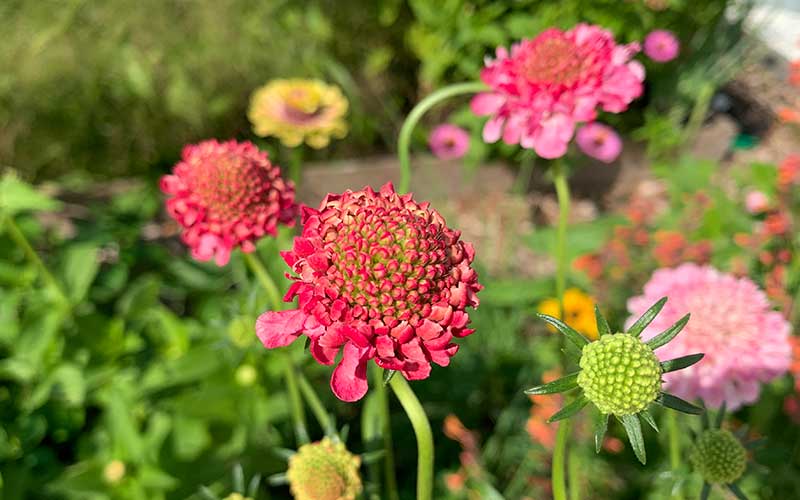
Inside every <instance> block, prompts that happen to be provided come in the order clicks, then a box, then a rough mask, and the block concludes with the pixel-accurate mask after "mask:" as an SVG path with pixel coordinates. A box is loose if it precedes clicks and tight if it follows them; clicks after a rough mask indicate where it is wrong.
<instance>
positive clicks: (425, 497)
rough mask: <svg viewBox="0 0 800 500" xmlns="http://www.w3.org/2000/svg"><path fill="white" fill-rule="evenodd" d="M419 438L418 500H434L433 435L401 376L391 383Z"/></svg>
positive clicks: (429, 425)
mask: <svg viewBox="0 0 800 500" xmlns="http://www.w3.org/2000/svg"><path fill="white" fill-rule="evenodd" d="M389 385H390V386H391V387H392V390H393V391H394V394H395V396H397V399H398V400H399V401H400V404H401V405H402V406H403V409H404V410H405V411H406V415H408V419H409V420H410V421H411V426H412V427H413V428H414V434H415V435H416V436H417V500H432V499H433V433H432V432H431V424H430V422H428V416H427V415H425V410H424V409H423V408H422V405H421V404H420V402H419V399H417V396H415V395H414V391H412V390H411V387H410V386H409V385H408V382H406V379H405V378H403V377H402V376H401V375H398V376H395V377H392V380H391V381H390V382H389Z"/></svg>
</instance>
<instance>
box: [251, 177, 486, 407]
mask: <svg viewBox="0 0 800 500" xmlns="http://www.w3.org/2000/svg"><path fill="white" fill-rule="evenodd" d="M301 219H302V224H303V231H302V234H301V236H299V237H297V238H295V240H294V245H293V247H292V249H291V250H290V251H288V252H284V253H283V254H282V255H283V258H284V260H285V261H286V263H287V264H288V265H289V267H290V268H291V270H292V273H293V274H291V275H289V274H287V277H290V279H292V280H293V281H294V283H293V284H292V285H291V287H290V288H289V291H288V293H287V294H286V296H285V297H284V300H285V301H287V302H288V301H291V300H293V299H294V297H297V299H298V308H297V309H294V310H289V311H267V312H265V313H264V314H262V315H261V316H260V317H259V318H258V321H257V323H256V333H257V334H258V337H259V339H261V342H262V343H263V344H264V346H265V347H267V348H275V347H282V346H285V345H288V344H290V343H292V342H293V341H294V340H295V339H296V338H297V337H299V336H300V335H305V336H306V337H308V338H309V339H310V350H311V354H312V355H313V356H314V358H315V359H316V360H317V361H318V362H319V363H321V364H324V365H332V364H333V363H334V362H335V359H336V356H337V354H338V353H339V351H340V350H341V351H342V357H341V361H340V362H339V364H338V366H337V367H336V369H334V371H333V375H332V377H331V389H332V390H333V392H334V394H336V396H337V397H338V398H339V399H341V400H343V401H357V400H359V399H361V398H362V397H363V396H364V394H366V392H367V378H366V371H367V362H368V361H369V360H370V359H374V360H375V363H377V364H378V366H380V367H383V368H386V369H389V370H397V371H399V372H400V373H402V374H403V376H405V377H406V379H408V380H419V379H424V378H427V377H428V376H429V375H430V372H431V362H433V363H436V364H438V365H440V366H447V365H448V364H449V363H450V358H451V357H452V356H453V355H455V353H456V351H458V344H456V343H454V342H453V341H454V339H456V338H459V337H465V336H467V335H469V334H471V333H472V332H473V330H472V329H470V328H467V325H468V323H469V316H468V314H467V311H466V309H467V308H468V307H477V305H478V298H477V296H476V293H477V292H478V291H479V290H480V289H481V288H482V287H481V285H480V284H478V277H477V274H476V273H475V270H473V269H472V265H471V264H472V260H473V258H474V255H475V252H474V250H473V248H472V245H470V244H469V243H464V242H463V241H461V240H460V232H459V231H455V230H453V229H450V228H449V227H447V225H446V223H445V221H444V219H443V218H442V216H441V215H440V214H439V213H438V212H437V211H436V210H433V209H431V208H430V207H429V204H428V203H418V202H416V201H414V199H413V198H412V195H411V194H406V195H400V194H398V193H396V192H395V190H394V187H393V186H392V184H391V183H387V184H386V185H384V186H383V187H382V188H381V189H380V191H379V192H375V191H374V190H372V189H371V188H369V187H365V188H364V189H363V190H361V191H349V190H348V191H345V192H344V193H342V194H329V195H328V196H326V197H325V199H324V200H323V201H322V203H321V204H320V206H319V208H318V209H312V208H308V207H304V208H303V213H302V216H301Z"/></svg>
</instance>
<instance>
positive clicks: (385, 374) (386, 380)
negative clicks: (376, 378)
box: [383, 370, 397, 386]
mask: <svg viewBox="0 0 800 500" xmlns="http://www.w3.org/2000/svg"><path fill="white" fill-rule="evenodd" d="M395 373H397V371H396V370H386V371H384V372H383V385H384V386H387V385H389V382H390V381H391V380H392V377H394V374H395Z"/></svg>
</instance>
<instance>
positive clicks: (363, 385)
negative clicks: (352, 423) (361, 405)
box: [331, 342, 369, 403]
mask: <svg viewBox="0 0 800 500" xmlns="http://www.w3.org/2000/svg"><path fill="white" fill-rule="evenodd" d="M362 354H363V351H361V350H359V349H358V347H356V346H354V345H353V344H351V343H350V342H348V343H347V344H345V346H344V354H343V355H342V360H341V361H340V362H339V366H337V367H336V369H335V370H333V375H332V376H331V390H332V391H333V393H334V394H335V395H336V397H337V398H339V399H341V400H342V401H347V402H348V403H352V402H354V401H358V400H359V399H361V398H363V397H364V395H365V394H366V393H367V389H369V386H368V385H367V358H366V356H362Z"/></svg>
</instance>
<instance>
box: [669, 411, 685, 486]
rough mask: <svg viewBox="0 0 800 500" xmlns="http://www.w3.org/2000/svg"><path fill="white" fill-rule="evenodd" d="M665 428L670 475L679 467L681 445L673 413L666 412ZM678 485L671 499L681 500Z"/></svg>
mask: <svg viewBox="0 0 800 500" xmlns="http://www.w3.org/2000/svg"><path fill="white" fill-rule="evenodd" d="M666 414H667V428H668V429H669V465H670V468H671V469H672V473H673V474H675V473H676V472H677V471H678V469H680V467H681V443H680V430H679V429H678V418H677V415H676V414H675V412H674V411H668V412H666ZM681 490H682V488H680V485H679V487H678V488H674V489H673V491H672V498H674V499H675V500H683V491H681Z"/></svg>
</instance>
